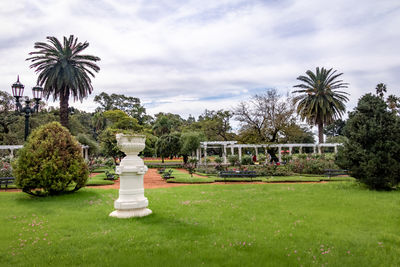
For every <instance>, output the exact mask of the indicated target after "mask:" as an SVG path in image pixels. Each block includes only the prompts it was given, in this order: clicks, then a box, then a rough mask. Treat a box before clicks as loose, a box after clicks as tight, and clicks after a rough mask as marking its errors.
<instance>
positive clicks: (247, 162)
mask: <svg viewBox="0 0 400 267" xmlns="http://www.w3.org/2000/svg"><path fill="white" fill-rule="evenodd" d="M240 163H241V164H242V165H253V164H254V162H253V158H252V157H251V156H250V155H243V156H242V161H241V162H240Z"/></svg>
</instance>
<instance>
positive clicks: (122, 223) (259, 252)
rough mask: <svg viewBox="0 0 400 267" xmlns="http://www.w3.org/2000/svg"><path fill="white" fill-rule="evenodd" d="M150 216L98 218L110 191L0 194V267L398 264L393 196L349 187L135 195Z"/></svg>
mask: <svg viewBox="0 0 400 267" xmlns="http://www.w3.org/2000/svg"><path fill="white" fill-rule="evenodd" d="M145 194H146V196H147V197H148V199H149V202H150V205H149V208H150V209H152V210H153V214H152V215H150V216H148V217H145V218H131V219H116V218H111V217H109V216H108V214H109V213H110V212H111V211H112V210H113V201H114V199H116V198H117V196H118V190H113V189H109V190H104V189H89V188H85V189H82V190H80V191H78V192H76V193H74V194H68V195H64V196H57V197H47V198H32V197H30V196H28V195H26V194H23V193H4V192H1V193H0V214H1V216H0V225H1V226H2V229H3V231H2V233H1V238H0V259H1V260H0V265H2V266H13V265H29V266H35V265H36V266H49V265H53V266H54V265H55V266H67V265H69V266H71V265H72V266H75V265H82V266H107V265H111V266H122V265H124V266H198V265H203V264H204V265H206V266H301V265H303V266H310V265H315V266H322V265H324V266H325V265H328V266H331V265H332V266H399V265H400V257H399V255H400V231H399V229H400V192H373V191H368V190H366V189H364V188H361V187H360V186H359V185H358V184H356V183H351V182H336V183H327V184H290V185H288V184H244V185H243V184H240V185H239V184H237V185H213V184H209V185H193V186H183V187H173V188H160V189H151V190H149V189H148V190H146V191H145Z"/></svg>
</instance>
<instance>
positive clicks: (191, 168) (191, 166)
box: [185, 158, 198, 177]
mask: <svg viewBox="0 0 400 267" xmlns="http://www.w3.org/2000/svg"><path fill="white" fill-rule="evenodd" d="M197 162H198V160H197V158H190V159H189V160H188V162H187V163H186V164H185V169H186V170H187V171H188V172H189V174H190V177H193V173H194V172H195V171H196V166H197Z"/></svg>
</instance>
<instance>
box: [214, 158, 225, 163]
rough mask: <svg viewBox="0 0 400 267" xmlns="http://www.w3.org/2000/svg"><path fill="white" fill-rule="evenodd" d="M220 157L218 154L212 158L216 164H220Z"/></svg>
mask: <svg viewBox="0 0 400 267" xmlns="http://www.w3.org/2000/svg"><path fill="white" fill-rule="evenodd" d="M222 161H223V160H222V158H221V157H220V156H215V158H214V162H215V163H217V164H221V163H222Z"/></svg>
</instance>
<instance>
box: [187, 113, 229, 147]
mask: <svg viewBox="0 0 400 267" xmlns="http://www.w3.org/2000/svg"><path fill="white" fill-rule="evenodd" d="M232 116H233V114H232V112H230V111H228V110H222V109H221V110H217V111H215V110H207V109H206V110H205V111H204V113H203V114H201V115H200V116H199V119H198V121H197V122H194V123H192V124H191V125H190V128H191V129H193V130H197V131H202V132H203V133H204V135H205V137H206V139H207V140H214V141H228V140H233V139H234V137H235V134H234V133H232V127H231V125H230V119H231V118H232Z"/></svg>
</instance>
